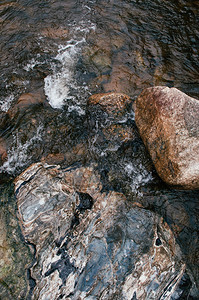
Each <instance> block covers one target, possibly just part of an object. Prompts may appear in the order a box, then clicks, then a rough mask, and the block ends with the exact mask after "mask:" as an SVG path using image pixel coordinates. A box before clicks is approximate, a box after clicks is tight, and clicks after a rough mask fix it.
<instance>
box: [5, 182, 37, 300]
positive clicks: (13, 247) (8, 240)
mask: <svg viewBox="0 0 199 300" xmlns="http://www.w3.org/2000/svg"><path fill="white" fill-rule="evenodd" d="M16 209H17V208H16V199H15V197H14V193H13V184H1V187H0V223H1V227H0V298H1V299H9V300H10V299H21V300H22V299H26V298H27V296H28V293H29V279H30V278H28V274H27V273H28V269H29V267H30V266H31V265H32V260H33V252H32V251H31V250H30V249H29V247H28V245H27V244H26V243H25V240H24V238H23V236H22V233H21V230H20V227H19V223H18V219H17V217H16Z"/></svg>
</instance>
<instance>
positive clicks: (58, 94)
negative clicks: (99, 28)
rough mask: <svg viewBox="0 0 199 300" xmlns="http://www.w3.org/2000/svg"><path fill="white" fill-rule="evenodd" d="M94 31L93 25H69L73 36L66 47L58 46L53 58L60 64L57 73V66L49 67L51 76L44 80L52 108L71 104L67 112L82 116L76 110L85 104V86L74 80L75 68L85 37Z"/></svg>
mask: <svg viewBox="0 0 199 300" xmlns="http://www.w3.org/2000/svg"><path fill="white" fill-rule="evenodd" d="M91 30H95V26H94V24H93V23H91V22H89V21H87V22H81V23H80V25H79V26H77V24H73V25H71V33H70V34H71V35H72V36H73V38H72V39H70V40H69V41H68V42H67V43H66V45H59V49H58V54H57V56H56V57H55V59H56V60H57V62H58V63H59V64H61V67H60V69H59V71H57V65H56V64H53V65H52V66H51V68H52V70H53V74H52V75H48V76H47V77H46V78H45V79H44V90H45V94H46V96H47V99H48V101H49V103H50V105H51V106H52V107H53V108H58V109H61V108H62V107H63V106H64V105H65V104H66V103H67V102H68V101H70V103H71V107H70V106H69V109H68V110H69V111H72V110H74V107H75V110H76V111H77V112H80V114H82V108H81V109H79V108H78V109H77V106H80V105H81V103H84V102H85V99H86V95H87V94H88V87H87V86H86V84H83V85H82V84H79V83H78V82H77V80H76V79H75V67H76V64H77V61H78V58H79V56H80V54H81V50H82V48H83V46H84V45H86V35H87V34H88V33H89V32H90V31H91Z"/></svg>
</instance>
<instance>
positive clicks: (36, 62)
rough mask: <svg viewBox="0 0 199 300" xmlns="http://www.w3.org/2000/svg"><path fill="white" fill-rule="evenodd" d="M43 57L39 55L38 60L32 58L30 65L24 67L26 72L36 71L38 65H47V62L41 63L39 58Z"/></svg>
mask: <svg viewBox="0 0 199 300" xmlns="http://www.w3.org/2000/svg"><path fill="white" fill-rule="evenodd" d="M40 56H41V55H40V54H37V58H36V59H35V58H32V59H31V60H30V61H29V63H27V65H26V66H25V67H24V70H25V71H27V72H29V71H31V70H33V69H34V67H35V66H37V65H43V64H45V61H43V62H42V61H40V60H39V59H38V58H39V57H40Z"/></svg>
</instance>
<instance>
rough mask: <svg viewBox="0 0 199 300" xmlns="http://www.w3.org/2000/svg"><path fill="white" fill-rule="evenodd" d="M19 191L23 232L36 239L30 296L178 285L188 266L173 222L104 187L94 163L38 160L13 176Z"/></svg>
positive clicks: (120, 293) (96, 294)
mask: <svg viewBox="0 0 199 300" xmlns="http://www.w3.org/2000/svg"><path fill="white" fill-rule="evenodd" d="M15 194H16V197H17V205H18V209H19V213H20V225H21V227H22V230H23V234H24V236H25V239H26V241H28V242H31V243H33V244H35V247H36V263H35V265H34V266H33V267H32V268H31V276H32V277H33V278H34V279H35V282H36V285H35V287H34V290H33V293H32V299H52V297H53V298H54V299H56V298H58V297H59V298H60V299H61V298H64V299H78V298H80V299H87V298H89V297H90V298H95V299H113V298H114V299H132V298H133V297H134V298H135V299H154V297H156V296H157V297H158V298H162V297H163V298H164V297H170V296H171V295H172V294H173V293H174V291H175V290H176V289H177V288H178V292H179V289H180V288H179V284H180V282H181V278H182V276H186V275H185V269H186V266H185V263H184V261H183V260H182V256H181V251H180V249H179V246H178V244H177V243H176V241H175V238H174V235H173V233H172V231H171V230H170V228H169V226H168V224H167V223H166V222H165V221H164V220H163V219H162V218H161V217H160V216H158V215H157V214H155V213H154V212H151V211H150V210H146V209H144V208H142V207H139V206H137V204H136V203H135V202H132V201H131V202H129V201H127V199H126V197H125V196H124V194H122V193H118V192H114V191H109V192H108V193H105V192H103V191H102V183H101V181H100V176H99V174H98V172H97V171H96V170H95V166H88V167H79V168H66V169H60V168H59V167H58V166H57V167H55V166H49V165H45V164H42V163H37V164H34V165H32V166H30V167H29V168H28V169H27V170H26V171H25V172H24V173H22V174H21V175H20V176H19V177H17V178H16V180H15ZM183 274H184V275H183ZM190 288H191V284H190ZM189 290H190V289H189ZM176 293H177V292H176ZM179 293H182V289H180V292H179Z"/></svg>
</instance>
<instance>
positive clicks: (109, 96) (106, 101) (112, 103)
mask: <svg viewBox="0 0 199 300" xmlns="http://www.w3.org/2000/svg"><path fill="white" fill-rule="evenodd" d="M130 103H131V99H130V97H129V96H127V95H125V94H121V93H105V94H95V95H92V96H91V97H90V98H89V101H88V104H89V105H97V104H98V105H99V106H100V107H101V108H102V109H104V110H105V111H106V112H107V113H108V114H110V115H113V116H117V115H122V114H123V113H124V112H125V109H126V108H127V106H128V105H129V104H130Z"/></svg>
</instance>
